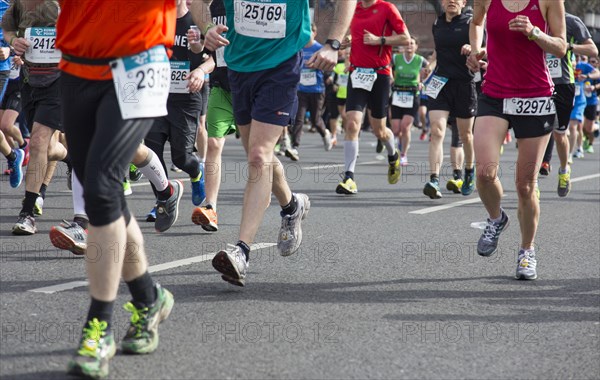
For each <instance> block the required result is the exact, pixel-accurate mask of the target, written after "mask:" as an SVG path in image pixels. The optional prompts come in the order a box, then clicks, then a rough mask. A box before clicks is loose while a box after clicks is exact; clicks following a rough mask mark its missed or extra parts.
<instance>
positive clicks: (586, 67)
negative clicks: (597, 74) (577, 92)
mask: <svg viewBox="0 0 600 380" xmlns="http://www.w3.org/2000/svg"><path fill="white" fill-rule="evenodd" d="M576 70H577V72H581V74H583V75H588V74H589V73H591V72H592V71H594V66H592V65H590V64H589V63H587V62H579V63H578V64H577V67H576ZM586 83H587V84H588V85H590V84H591V85H593V84H594V83H595V81H594V80H593V79H584V80H583V83H582V88H581V93H582V94H583V96H584V98H585V101H586V103H587V105H588V106H595V105H597V104H598V96H597V94H596V91H592V92H591V93H586V92H585V84H586Z"/></svg>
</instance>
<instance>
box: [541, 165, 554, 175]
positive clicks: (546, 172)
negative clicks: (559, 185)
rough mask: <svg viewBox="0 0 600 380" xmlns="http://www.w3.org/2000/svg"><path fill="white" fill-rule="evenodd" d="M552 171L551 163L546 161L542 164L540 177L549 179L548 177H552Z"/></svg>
mask: <svg viewBox="0 0 600 380" xmlns="http://www.w3.org/2000/svg"><path fill="white" fill-rule="evenodd" d="M551 171H552V166H551V165H550V163H549V162H546V161H544V162H542V166H540V175H543V176H544V177H547V176H548V175H550V172H551Z"/></svg>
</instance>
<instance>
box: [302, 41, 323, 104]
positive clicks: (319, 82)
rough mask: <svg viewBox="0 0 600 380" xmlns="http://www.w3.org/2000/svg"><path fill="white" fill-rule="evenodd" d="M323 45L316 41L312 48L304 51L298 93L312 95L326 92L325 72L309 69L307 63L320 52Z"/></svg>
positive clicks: (306, 48)
mask: <svg viewBox="0 0 600 380" xmlns="http://www.w3.org/2000/svg"><path fill="white" fill-rule="evenodd" d="M322 47H323V45H321V44H320V43H318V42H317V41H315V43H314V44H312V46H310V47H305V48H303V49H302V54H303V56H304V57H303V61H302V77H301V79H300V85H299V86H298V91H300V92H307V93H311V94H321V93H324V92H325V83H324V82H323V72H322V71H321V70H315V69H309V68H308V67H306V62H308V61H309V60H310V58H311V57H312V56H313V54H314V53H316V52H317V51H319V50H320V49H321V48H322Z"/></svg>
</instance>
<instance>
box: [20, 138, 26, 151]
mask: <svg viewBox="0 0 600 380" xmlns="http://www.w3.org/2000/svg"><path fill="white" fill-rule="evenodd" d="M26 147H27V140H25V139H23V145H21V146H19V149H25V148H26Z"/></svg>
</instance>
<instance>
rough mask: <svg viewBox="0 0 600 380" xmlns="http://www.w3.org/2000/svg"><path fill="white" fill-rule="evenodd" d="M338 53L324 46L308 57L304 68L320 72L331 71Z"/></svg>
mask: <svg viewBox="0 0 600 380" xmlns="http://www.w3.org/2000/svg"><path fill="white" fill-rule="evenodd" d="M337 58H338V52H337V50H334V49H332V48H331V46H329V45H324V46H323V47H322V48H321V49H319V51H317V52H316V53H315V54H313V55H312V57H310V59H309V60H308V61H307V62H306V66H307V67H309V68H311V69H316V70H321V71H332V70H333V68H334V67H335V65H336V63H337Z"/></svg>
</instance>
